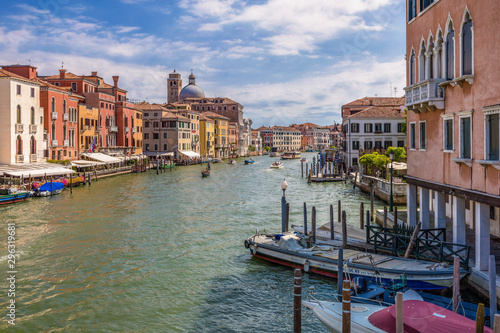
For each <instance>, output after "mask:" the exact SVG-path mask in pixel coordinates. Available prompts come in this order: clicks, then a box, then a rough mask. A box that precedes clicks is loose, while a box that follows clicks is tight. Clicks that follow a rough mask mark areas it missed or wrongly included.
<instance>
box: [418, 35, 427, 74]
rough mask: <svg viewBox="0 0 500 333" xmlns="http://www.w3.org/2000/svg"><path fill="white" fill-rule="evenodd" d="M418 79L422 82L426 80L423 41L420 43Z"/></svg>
mask: <svg viewBox="0 0 500 333" xmlns="http://www.w3.org/2000/svg"><path fill="white" fill-rule="evenodd" d="M418 73H419V75H418V81H419V82H422V81H424V80H425V42H424V41H422V43H421V44H420V52H419V55H418Z"/></svg>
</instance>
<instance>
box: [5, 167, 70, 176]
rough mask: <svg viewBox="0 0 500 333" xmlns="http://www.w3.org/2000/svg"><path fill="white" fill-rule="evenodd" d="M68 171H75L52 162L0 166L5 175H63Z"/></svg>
mask: <svg viewBox="0 0 500 333" xmlns="http://www.w3.org/2000/svg"><path fill="white" fill-rule="evenodd" d="M70 173H75V171H73V170H71V169H67V168H65V167H63V166H61V165H59V164H52V163H31V164H12V165H2V166H0V174H1V175H3V176H7V177H10V176H12V177H24V178H27V177H29V176H30V175H31V177H43V176H45V175H47V176H64V175H68V174H70Z"/></svg>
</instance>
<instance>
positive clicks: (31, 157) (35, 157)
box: [30, 154, 37, 163]
mask: <svg viewBox="0 0 500 333" xmlns="http://www.w3.org/2000/svg"><path fill="white" fill-rule="evenodd" d="M36 161H37V155H36V154H30V162H31V163H34V162H36Z"/></svg>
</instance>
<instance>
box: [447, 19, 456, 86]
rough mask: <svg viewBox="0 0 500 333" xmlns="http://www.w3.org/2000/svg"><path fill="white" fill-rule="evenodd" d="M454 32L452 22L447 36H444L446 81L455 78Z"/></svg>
mask: <svg viewBox="0 0 500 333" xmlns="http://www.w3.org/2000/svg"><path fill="white" fill-rule="evenodd" d="M454 39H455V31H454V30H453V22H450V24H449V25H448V35H446V79H447V80H453V78H454V77H455V41H454Z"/></svg>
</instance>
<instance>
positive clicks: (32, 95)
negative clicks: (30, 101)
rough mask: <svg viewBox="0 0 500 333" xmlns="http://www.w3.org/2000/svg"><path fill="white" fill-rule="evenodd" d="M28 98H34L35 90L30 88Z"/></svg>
mask: <svg viewBox="0 0 500 333" xmlns="http://www.w3.org/2000/svg"><path fill="white" fill-rule="evenodd" d="M30 96H31V97H35V88H31V93H30Z"/></svg>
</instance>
